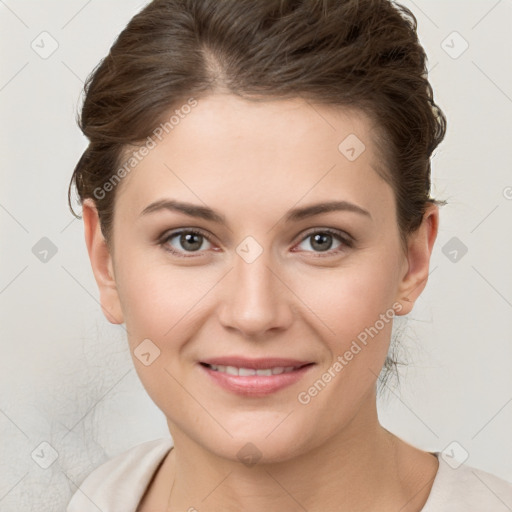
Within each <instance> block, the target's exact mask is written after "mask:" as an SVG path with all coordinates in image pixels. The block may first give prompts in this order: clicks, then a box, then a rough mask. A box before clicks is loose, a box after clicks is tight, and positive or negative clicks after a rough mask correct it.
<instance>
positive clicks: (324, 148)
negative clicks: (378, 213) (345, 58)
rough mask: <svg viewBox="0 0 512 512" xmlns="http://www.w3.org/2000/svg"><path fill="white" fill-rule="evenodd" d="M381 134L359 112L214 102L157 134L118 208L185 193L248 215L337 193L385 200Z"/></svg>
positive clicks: (220, 98)
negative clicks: (378, 144)
mask: <svg viewBox="0 0 512 512" xmlns="http://www.w3.org/2000/svg"><path fill="white" fill-rule="evenodd" d="M173 111H174V110H173ZM176 119H178V117H176ZM168 128H169V127H168ZM374 137H375V129H374V126H373V124H372V123H371V121H370V120H369V119H368V118H367V117H366V116H365V115H364V114H363V113H362V112H359V111H356V110H348V109H343V108H338V107H332V106H326V105H318V104H312V103H310V102H308V101H305V100H302V99H291V100H273V101H268V100H267V101H249V100H245V99H241V98H238V97H235V96H232V95H212V96H208V97H205V98H203V99H199V100H198V101H197V105H196V106H195V107H194V108H193V109H189V110H188V113H187V114H186V115H182V116H180V118H179V122H178V123H176V124H174V125H173V126H172V129H168V133H166V132H164V133H163V136H161V137H160V138H161V140H159V139H158V138H156V137H153V139H154V147H152V148H151V149H150V150H149V151H148V152H147V154H146V155H145V156H144V157H143V158H141V159H140V161H139V162H138V163H137V165H136V167H135V168H134V169H133V170H132V171H131V172H130V173H129V174H128V175H127V176H126V177H125V178H123V183H122V186H121V187H120V188H121V190H118V194H119V197H118V199H117V201H116V203H118V206H116V209H118V208H126V207H127V206H128V204H129V207H130V210H131V211H137V212H141V211H142V209H143V208H144V207H145V206H146V205H147V204H148V202H150V201H154V200H155V199H160V198H164V197H179V198H182V199H186V200H190V201H195V202H203V203H208V202H215V203H218V202H219V200H221V202H222V201H223V200H224V201H226V202H225V203H224V204H221V206H225V207H226V208H227V207H229V205H232V206H233V207H234V211H237V210H238V211H239V212H241V211H242V210H244V211H246V210H247V211H248V210H249V209H251V208H252V209H253V210H255V209H256V210H257V209H258V208H261V207H262V206H265V207H266V208H269V207H271V205H276V206H277V207H278V209H279V210H280V211H281V210H282V208H291V207H292V206H293V205H294V204H296V203H297V202H298V201H305V202H312V201H314V200H316V199H322V200H323V199H325V196H326V194H327V195H329V194H330V195H331V196H333V193H334V195H336V194H337V195H338V196H339V199H348V198H350V199H352V200H353V201H356V202H357V201H360V202H368V196H369V195H370V196H374V200H376V201H377V202H378V203H385V202H386V200H388V199H389V197H388V196H389V190H383V188H384V189H385V188H386V187H388V186H387V184H386V183H385V182H384V181H383V180H382V178H381V177H380V175H379V172H380V171H378V170H377V169H378V166H379V165H381V161H380V159H379V156H378V155H377V153H376V150H375V146H374V142H373V141H374ZM152 146H153V144H152ZM388 188H389V187H388ZM330 198H332V197H330ZM228 203H229V204H228ZM388 206H389V205H388Z"/></svg>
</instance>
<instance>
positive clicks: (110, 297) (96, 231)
mask: <svg viewBox="0 0 512 512" xmlns="http://www.w3.org/2000/svg"><path fill="white" fill-rule="evenodd" d="M82 218H83V221H84V232H85V243H86V245H87V251H88V253H89V259H90V260H91V266H92V271H93V273H94V278H95V279H96V283H97V285H98V289H99V292H100V303H101V308H102V310H103V314H104V315H105V316H106V318H107V320H108V321H109V322H110V323H112V324H122V323H123V321H124V318H123V313H122V310H121V303H120V300H119V295H118V293H117V286H116V282H115V279H114V267H113V264H112V257H111V254H110V250H109V248H108V245H107V242H106V240H105V238H104V236H103V233H102V232H101V227H100V222H99V216H98V210H97V208H96V205H95V203H94V201H93V200H92V199H91V198H87V199H85V200H84V201H83V203H82Z"/></svg>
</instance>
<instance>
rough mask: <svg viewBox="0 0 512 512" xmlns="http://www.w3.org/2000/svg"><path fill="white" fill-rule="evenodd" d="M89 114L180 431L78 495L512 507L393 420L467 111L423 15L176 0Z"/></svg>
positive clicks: (92, 191) (158, 13) (91, 171)
mask: <svg viewBox="0 0 512 512" xmlns="http://www.w3.org/2000/svg"><path fill="white" fill-rule="evenodd" d="M80 126H81V129H82V130H83V132H84V134H85V135H86V136H87V137H88V138H89V140H90V144H89V147H88V148H87V149H86V151H85V152H84V154H83V155H82V157H81V159H80V161H79V162H78V164H77V167H76V169H75V171H74V175H73V179H72V183H71V184H70V185H72V184H75V186H76V188H77V191H78V195H79V198H80V200H81V202H82V205H83V220H84V228H85V238H86V244H87V249H88V253H89V257H90V260H91V265H92V269H93V272H94V276H95V279H96V281H97V284H98V288H99V292H100V298H101V305H102V308H103V311H104V313H105V315H106V317H107V318H108V320H109V321H110V322H112V323H116V324H120V323H124V324H125V326H126V330H127V336H128V343H129V346H130V351H131V354H132V357H133V361H134V365H135V368H136V370H137V373H138V375H139V377H140V379H141V382H142V383H143V385H144V387H145V389H146V390H147V392H148V394H149V396H150V397H151V398H152V400H153V401H154V402H155V404H156V405H157V406H158V407H159V408H160V409H161V410H162V412H163V413H164V414H165V416H166V418H167V423H168V427H169V432H170V434H171V436H172V440H171V439H158V440H155V441H150V442H147V443H144V444H142V445H139V446H136V447H134V448H132V449H131V450H129V451H127V452H125V453H123V454H121V455H120V456H118V457H116V458H114V459H111V460H110V461H108V462H107V463H105V464H104V465H102V466H100V467H99V468H97V469H96V470H95V471H93V472H92V473H91V475H89V477H88V478H87V479H86V480H85V482H83V483H82V485H81V486H80V489H79V490H77V492H76V493H75V495H74V496H73V498H72V500H71V502H70V504H69V506H68V509H67V510H68V512H87V511H89V510H91V511H92V510H102V511H103V512H114V511H119V512H121V511H122V512H135V511H137V512H149V511H155V512H156V511H158V512H169V511H172V512H175V511H183V510H188V511H195V510H198V511H223V512H226V511H240V510H243V511H260V510H267V511H274V510H275V511H277V510H287V511H303V510H307V511H309V512H313V511H350V512H354V511H360V512H366V511H377V510H378V511H379V512H387V511H398V510H400V511H402V512H418V511H422V512H437V511H445V510H446V511H448V510H449V511H465V512H467V511H482V510H493V511H501V510H510V507H512V484H509V483H508V482H506V481H504V480H502V479H500V478H498V477H496V476H494V475H490V474H487V473H485V472H483V471H480V470H476V469H474V468H471V467H469V466H466V465H462V466H459V467H457V464H454V463H450V462H449V461H447V460H445V459H444V458H443V457H440V453H439V452H426V451H423V450H421V449H419V448H417V447H414V446H412V445H410V444H408V443H406V442H405V441H403V440H402V439H400V438H398V437H397V436H395V435H394V434H392V433H391V432H389V431H388V430H386V429H385V428H383V427H382V426H381V425H380V423H379V420H378V416H377V408H376V395H377V382H378V378H379V374H380V373H381V370H382V369H383V368H384V371H385V372H386V371H387V370H389V369H390V368H392V366H393V361H392V359H391V358H389V357H388V350H389V346H390V338H391V330H392V325H393V318H394V316H395V315H406V314H408V313H409V312H410V311H411V310H412V308H413V306H414V303H415V301H416V300H417V298H418V297H419V295H420V294H421V292H422V290H423V289H424V287H425V285H426V282H427V277H428V271H429V261H430V256H431V253H432V248H433V244H434V242H435V239H436V235H437V230H438V222H439V212H438V201H436V200H435V199H433V198H431V197H430V157H431V155H432V153H433V151H434V149H435V148H436V147H437V145H438V144H439V143H440V142H441V141H442V139H443V137H444V134H445V129H446V120H445V117H444V115H443V113H442V112H441V110H440V109H439V108H438V107H437V105H436V104H435V103H434V100H433V93H432V88H431V86H430V84H429V82H428V79H427V76H426V56H425V53H424V50H423V48H422V47H421V45H420V44H419V42H418V38H417V34H416V20H415V18H414V16H413V15H412V13H410V11H408V10H407V9H406V8H404V7H402V6H399V5H393V4H392V3H391V2H389V1H388V0H364V1H358V2H355V1H349V0H348V1H342V0H338V1H329V0H323V1H320V0H303V1H297V0H259V1H255V0H237V1H236V2H233V1H230V0H155V1H153V2H151V3H150V4H149V5H148V6H147V7H146V8H145V9H143V10H142V11H141V12H140V13H139V14H137V15H136V16H135V17H134V18H133V19H132V20H131V22H130V23H129V24H128V26H127V27H126V28H125V29H124V30H123V32H122V33H121V34H120V36H119V37H118V39H117V40H116V42H115V43H114V45H113V47H112V49H111V51H110V53H109V55H108V56H107V57H106V58H105V59H104V60H103V61H102V63H101V64H100V65H99V66H98V68H97V69H96V70H95V71H94V73H93V74H92V75H91V77H90V78H89V80H88V82H87V85H86V98H85V102H84V105H83V109H82V115H81V124H80ZM385 375H387V373H385ZM455 467H457V469H454V468H455ZM482 480H484V481H485V482H486V484H487V485H486V486H484V485H481V481H482Z"/></svg>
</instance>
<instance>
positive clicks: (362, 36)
mask: <svg viewBox="0 0 512 512" xmlns="http://www.w3.org/2000/svg"><path fill="white" fill-rule="evenodd" d="M416 29H417V21H416V18H415V17H414V15H413V14H412V13H411V11H410V10H408V9H407V8H406V7H404V6H402V5H400V4H397V3H393V2H391V1H390V0H154V1H152V2H150V3H149V4H148V5H147V6H146V7H145V8H144V9H143V10H142V11H141V12H140V13H138V14H137V15H136V16H134V17H133V18H132V20H131V21H130V22H129V23H128V25H127V26H126V28H125V29H124V30H123V31H122V32H121V34H120V35H119V36H118V38H117V39H116V41H115V43H114V44H113V46H112V48H111V49H110V51H109V53H108V55H107V56H106V57H105V58H104V59H103V60H102V61H101V62H100V64H99V65H98V66H97V67H96V68H95V69H94V71H93V72H92V73H91V75H89V77H88V79H87V81H86V83H85V87H84V92H85V100H84V103H83V107H82V111H81V116H80V117H79V119H78V123H79V126H80V128H81V130H82V131H83V133H84V134H85V135H86V137H87V138H88V139H89V141H90V143H89V146H88V147H87V149H86V150H85V152H84V153H83V155H82V157H81V158H80V160H79V162H78V163H77V165H76V167H75V170H74V172H73V176H72V178H71V182H70V184H69V189H68V202H69V206H70V208H71V211H72V212H73V214H74V215H75V216H76V214H75V212H74V211H73V207H72V205H71V187H72V185H73V183H74V184H75V186H76V189H77V192H78V196H79V199H80V201H83V199H85V198H87V197H90V198H93V199H94V201H95V204H96V207H97V209H98V213H99V217H100V222H101V229H102V232H103V234H104V236H105V238H106V240H107V242H110V241H111V234H112V233H111V230H112V220H113V212H114V203H115V197H116V190H117V188H118V187H115V186H112V187H110V186H108V187H106V186H105V185H106V184H108V183H111V184H112V183H114V182H113V181H112V178H116V179H119V172H118V171H119V167H120V166H121V164H122V162H123V159H126V154H127V150H128V149H130V148H133V147H136V146H138V145H140V144H141V143H142V142H143V141H144V140H146V139H147V138H148V137H149V136H151V134H152V133H154V130H155V126H157V125H159V124H162V123H165V120H166V118H168V117H169V112H171V110H172V109H173V108H176V107H179V106H180V105H186V104H187V99H188V102H189V103H190V98H200V97H201V96H205V95H208V94H211V93H213V92H217V91H222V92H227V93H231V94H236V95H238V96H240V97H244V98H246V99H254V98H262V99H268V100H271V99H278V98H283V99H285V98H294V97H301V98H304V99H307V100H311V101H312V102H318V103H323V104H326V105H332V106H341V107H346V108H354V109H359V110H360V111H363V112H364V113H365V114H366V115H367V116H368V117H369V118H370V119H371V120H372V121H374V125H375V127H376V132H375V133H376V136H375V141H374V142H375V145H376V147H377V148H378V151H379V152H380V156H381V158H380V160H381V162H382V164H381V167H382V174H383V177H384V178H385V179H386V180H387V181H388V182H389V183H390V184H391V186H392V188H393V190H394V193H395V197H396V205H397V222H398V225H399V228H400V233H401V236H402V241H404V240H405V239H406V237H407V235H408V234H409V233H411V232H413V231H414V230H415V229H417V227H418V226H419V225H420V224H421V221H422V218H423V214H424V212H425V209H426V207H427V205H428V204H429V203H432V202H433V203H441V202H440V201H436V200H434V199H432V198H431V197H430V157H431V155H432V152H433V151H434V149H435V148H436V147H437V145H438V144H439V143H440V142H441V141H442V140H443V138H444V135H445V131H446V119H445V116H444V114H443V112H442V111H441V110H440V109H439V108H438V107H437V105H436V104H435V103H434V99H433V91H432V87H431V85H430V83H429V81H428V78H427V67H426V63H427V57H426V55H425V52H424V50H423V48H422V46H421V45H420V43H419V40H418V36H417V33H416ZM340 142H341V141H340ZM116 172H117V173H118V174H117V176H116ZM98 190H101V191H102V193H101V194H98V193H97V191H98ZM95 191H96V192H95ZM105 192H108V193H105ZM77 217H78V218H80V217H79V216H77ZM386 364H388V361H387V363H386Z"/></svg>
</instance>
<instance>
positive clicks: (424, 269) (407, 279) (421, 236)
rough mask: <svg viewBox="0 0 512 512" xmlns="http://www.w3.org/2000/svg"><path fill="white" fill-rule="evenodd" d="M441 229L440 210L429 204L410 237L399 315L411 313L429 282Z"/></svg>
mask: <svg viewBox="0 0 512 512" xmlns="http://www.w3.org/2000/svg"><path fill="white" fill-rule="evenodd" d="M438 228H439V208H438V206H437V205H436V204H432V203H431V204H429V206H428V207H427V209H426V211H425V213H424V215H423V220H422V222H421V225H420V226H419V228H418V229H417V230H416V231H415V232H414V233H411V234H410V235H409V238H408V242H407V255H406V256H407V262H406V264H405V271H404V274H403V276H402V279H401V281H400V284H399V289H398V301H399V302H400V303H401V304H402V309H401V310H400V312H397V314H398V315H406V314H407V313H409V312H410V311H411V310H412V308H413V306H414V302H415V301H416V299H417V298H418V297H419V296H420V294H421V292H422V291H423V289H424V288H425V286H426V284H427V280H428V274H429V265H430V256H431V255H432V249H433V247H434V242H435V240H436V237H437V232H438Z"/></svg>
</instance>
